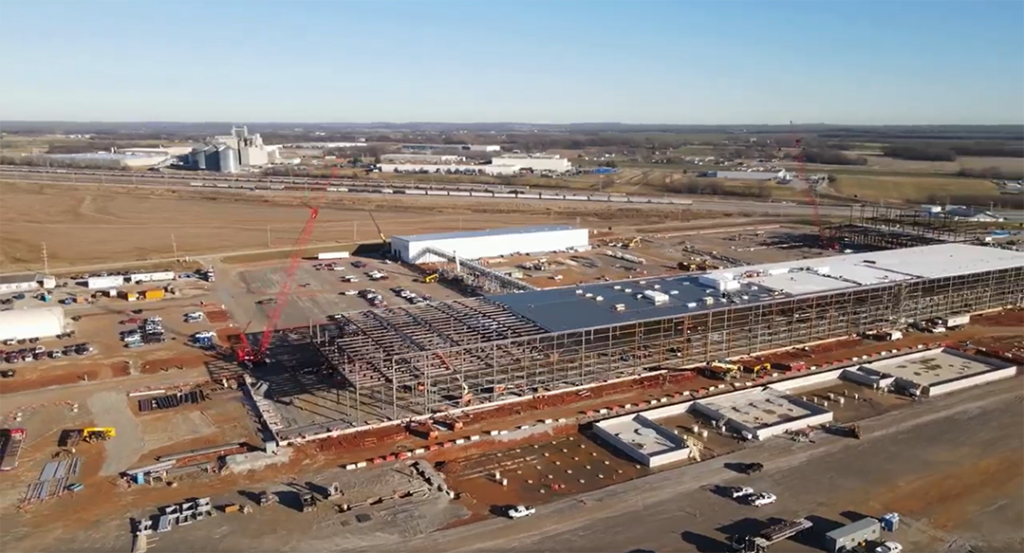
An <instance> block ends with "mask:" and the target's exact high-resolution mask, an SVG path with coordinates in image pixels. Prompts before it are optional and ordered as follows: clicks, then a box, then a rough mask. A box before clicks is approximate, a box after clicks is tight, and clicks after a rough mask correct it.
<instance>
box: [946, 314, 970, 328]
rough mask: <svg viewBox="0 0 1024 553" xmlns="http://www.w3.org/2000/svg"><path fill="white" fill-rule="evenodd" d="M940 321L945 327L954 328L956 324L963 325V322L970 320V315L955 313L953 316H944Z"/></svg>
mask: <svg viewBox="0 0 1024 553" xmlns="http://www.w3.org/2000/svg"><path fill="white" fill-rule="evenodd" d="M942 322H943V326H945V327H946V328H956V327H958V326H964V325H965V324H967V323H969V322H971V316H970V315H956V316H954V317H946V318H945V319H943V320H942Z"/></svg>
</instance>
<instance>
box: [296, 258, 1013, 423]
mask: <svg viewBox="0 0 1024 553" xmlns="http://www.w3.org/2000/svg"><path fill="white" fill-rule="evenodd" d="M1020 305H1024V267H1015V268H1011V269H1003V270H997V271H986V272H978V273H973V274H968V275H962V276H956V277H942V278H932V279H918V280H912V281H902V282H898V283H887V284H883V285H876V286H869V287H858V288H848V289H843V290H839V291H834V292H828V293H821V294H817V295H811V296H801V297H792V298H780V299H776V300H772V301H766V302H762V303H756V304H748V305H734V306H731V307H723V308H720V309H714V310H710V311H705V312H698V313H693V314H686V315H681V316H676V317H667V318H662V319H657V320H649V321H641V322H633V323H626V324H619V325H613V326H604V327H595V328H586V329H582V330H573V331H566V332H558V333H550V332H545V331H544V330H543V329H541V328H539V327H538V326H537V325H535V324H533V323H531V322H530V321H527V320H526V319H523V318H522V317H519V316H518V315H516V314H514V313H512V312H511V311H509V310H507V309H505V308H504V307H503V306H500V305H498V304H497V303H494V302H492V301H490V300H486V299H473V300H459V301H455V302H449V303H441V304H431V305H429V306H417V307H416V308H403V309H394V310H386V311H364V312H357V313H351V314H347V315H346V316H345V320H344V321H341V322H339V323H338V324H336V325H333V326H330V325H329V326H327V327H324V330H323V331H322V332H319V333H318V337H316V338H314V343H315V346H316V347H317V349H318V350H319V351H320V352H321V354H322V355H323V356H324V358H325V359H326V360H327V363H328V366H331V367H333V368H334V369H336V370H337V371H338V372H339V373H340V374H341V375H342V377H343V378H342V380H343V381H344V382H345V386H346V387H347V389H348V390H347V392H346V393H349V394H351V395H352V397H354V401H355V402H356V403H357V404H358V405H363V406H367V407H370V406H372V407H373V408H374V411H375V412H377V413H379V414H380V415H381V416H383V417H385V418H390V419H392V420H401V419H405V418H408V417H411V416H416V415H429V414H437V413H442V412H445V411H447V410H450V409H453V408H458V407H461V406H466V405H467V402H466V399H467V397H471V398H472V402H473V404H474V405H481V404H486V403H491V402H495V401H499V400H503V399H509V398H513V397H522V396H527V395H532V394H536V393H543V392H545V391H554V390H559V389H564V388H571V387H575V386H582V385H588V384H596V383H600V382H604V381H608V380H612V379H616V378H622V377H627V376H632V375H639V374H642V373H644V372H645V371H648V370H653V369H659V368H679V367H684V366H690V365H695V364H700V363H704V362H706V361H708V360H712V359H721V358H729V357H738V356H743V355H751V354H755V353H758V352H763V351H769V350H774V349H779V348H785V347H791V346H797V345H801V344H806V343H810V342H815V341H819V340H825V339H830V338H839V337H844V336H849V335H854V334H858V333H861V332H866V331H871V330H877V329H882V328H893V327H895V326H901V325H903V324H906V323H909V322H912V321H917V320H925V319H929V318H933V317H941V316H947V315H953V314H961V313H977V312H981V311H986V310H991V309H998V308H1002V307H1008V306H1020ZM356 412H357V413H358V412H360V409H358V408H357V410H356ZM356 422H357V423H358V422H360V421H356Z"/></svg>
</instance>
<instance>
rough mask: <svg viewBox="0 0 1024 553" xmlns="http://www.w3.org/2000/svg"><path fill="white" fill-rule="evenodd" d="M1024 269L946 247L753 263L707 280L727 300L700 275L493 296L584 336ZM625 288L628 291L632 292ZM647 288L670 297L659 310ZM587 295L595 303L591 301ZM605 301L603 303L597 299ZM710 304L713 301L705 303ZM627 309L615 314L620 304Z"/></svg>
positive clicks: (992, 252)
mask: <svg viewBox="0 0 1024 553" xmlns="http://www.w3.org/2000/svg"><path fill="white" fill-rule="evenodd" d="M1013 267H1024V253H1021V252H1014V251H1009V250H1003V249H998V248H991V247H986V246H970V245H966V244H940V245H935V246H922V247H917V248H905V249H901V250H889V251H882V252H872V253H865V254H850V255H838V256H833V257H826V258H820V259H809V260H801V261H788V262H784V263H770V264H765V265H752V266H747V267H737V268H733V269H723V270H719V271H712V272H711V273H709V276H718V277H720V278H722V279H725V280H734V281H735V282H736V283H737V285H738V288H737V289H735V290H732V291H730V297H729V298H724V297H722V294H721V293H720V292H718V290H716V289H713V288H711V287H710V286H707V285H705V284H703V283H701V282H699V281H698V277H697V276H694V275H686V276H675V277H661V278H647V279H637V280H627V281H620V282H605V283H600V284H588V285H582V286H573V287H564V288H549V289H545V290H538V291H534V292H524V293H518V294H507V295H499V296H492V297H491V298H490V299H491V300H493V301H495V302H497V303H499V304H501V305H504V306H505V307H507V308H508V309H510V310H511V311H514V312H515V313H518V314H519V315H521V316H522V317H525V318H527V319H529V320H531V321H533V322H534V323H536V324H538V325H540V326H541V327H543V328H545V329H546V330H548V331H549V332H562V331H567V330H580V329H584V328H592V327H599V326H608V325H615V324H621V323H628V322H639V321H646V320H653V319H661V318H667V317H676V316H680V315H686V314H690V313H700V312H704V311H709V310H711V309H717V308H722V307H725V306H727V305H744V304H752V303H760V302H766V301H770V300H772V299H776V298H778V297H798V296H806V295H812V294H820V293H827V292H834V291H837V290H841V289H849V288H858V287H865V286H872V285H879V284H887V283H891V282H897V281H904V280H906V281H909V280H919V279H926V278H938V277H943V276H958V275H963V274H969V273H976V272H982V271H994V270H999V269H1008V268H1013ZM626 290H629V292H627V291H626ZM645 290H656V291H658V292H662V293H665V294H668V297H669V299H668V301H667V302H665V303H663V304H661V305H655V304H654V303H653V302H652V301H651V300H650V299H647V298H645V297H640V298H637V295H638V294H643V292H644V291H645ZM588 295H589V297H588ZM599 296H600V297H601V298H602V299H601V300H600V301H599V300H597V297H599ZM708 298H712V300H713V302H712V303H710V304H709V303H706V302H707V301H708ZM616 304H622V306H623V309H622V310H621V311H617V310H616V309H615V308H614V306H615V305H616Z"/></svg>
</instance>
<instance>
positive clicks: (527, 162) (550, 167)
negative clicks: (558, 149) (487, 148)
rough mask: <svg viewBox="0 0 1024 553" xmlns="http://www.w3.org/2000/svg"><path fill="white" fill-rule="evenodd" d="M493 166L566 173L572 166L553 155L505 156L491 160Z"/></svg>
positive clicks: (562, 158)
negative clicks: (511, 166) (510, 166)
mask: <svg viewBox="0 0 1024 553" xmlns="http://www.w3.org/2000/svg"><path fill="white" fill-rule="evenodd" d="M491 163H492V164H493V165H516V166H519V167H522V168H523V169H529V170H531V171H541V172H544V171H547V172H552V173H568V172H569V171H572V164H571V163H569V160H568V159H565V158H564V157H562V156H559V155H555V154H507V155H503V156H498V157H496V158H494V159H492V160H491Z"/></svg>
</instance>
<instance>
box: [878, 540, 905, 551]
mask: <svg viewBox="0 0 1024 553" xmlns="http://www.w3.org/2000/svg"><path fill="white" fill-rule="evenodd" d="M902 551H903V546H902V545H900V544H899V543H897V542H894V541H887V542H885V543H883V544H882V545H879V546H878V547H876V548H875V553H902Z"/></svg>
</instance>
